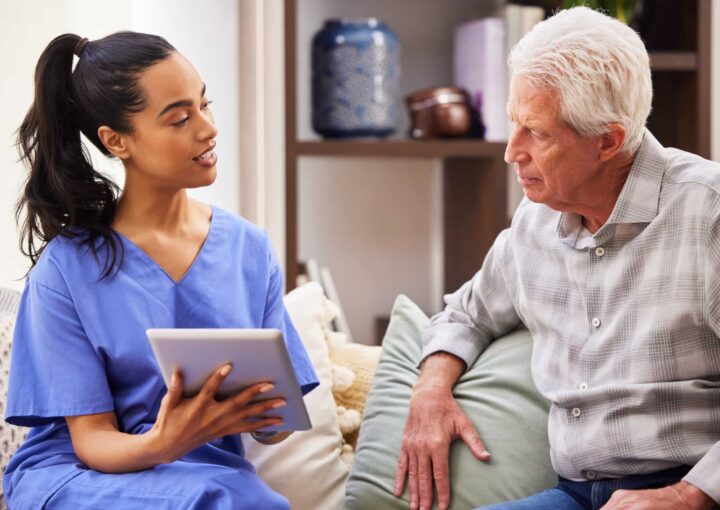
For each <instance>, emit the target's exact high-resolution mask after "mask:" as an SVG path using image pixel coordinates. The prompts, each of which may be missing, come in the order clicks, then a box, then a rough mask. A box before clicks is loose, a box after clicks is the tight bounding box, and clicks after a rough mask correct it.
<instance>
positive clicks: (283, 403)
mask: <svg viewBox="0 0 720 510" xmlns="http://www.w3.org/2000/svg"><path fill="white" fill-rule="evenodd" d="M286 405H287V404H286V403H285V401H284V400H283V401H282V402H275V403H274V404H273V405H272V409H276V408H278V407H285V406H286Z"/></svg>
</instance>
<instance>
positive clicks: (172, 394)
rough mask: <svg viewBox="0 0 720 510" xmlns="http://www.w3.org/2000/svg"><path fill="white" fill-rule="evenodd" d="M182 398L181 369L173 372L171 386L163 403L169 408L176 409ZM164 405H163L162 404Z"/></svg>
mask: <svg viewBox="0 0 720 510" xmlns="http://www.w3.org/2000/svg"><path fill="white" fill-rule="evenodd" d="M181 400H182V374H181V373H180V371H179V370H175V372H173V375H172V377H171V378H170V387H169V388H168V391H167V394H165V397H164V398H163V405H164V406H165V408H166V409H167V410H170V409H174V408H176V407H177V406H178V404H179V403H180V401H181ZM161 407H162V406H161Z"/></svg>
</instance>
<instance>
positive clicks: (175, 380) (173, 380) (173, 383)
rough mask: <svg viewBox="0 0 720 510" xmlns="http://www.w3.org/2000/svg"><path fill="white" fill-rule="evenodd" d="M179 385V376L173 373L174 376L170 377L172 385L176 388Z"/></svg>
mask: <svg viewBox="0 0 720 510" xmlns="http://www.w3.org/2000/svg"><path fill="white" fill-rule="evenodd" d="M177 385H178V376H177V374H173V375H172V377H171V378H170V387H171V388H174V387H175V386H177Z"/></svg>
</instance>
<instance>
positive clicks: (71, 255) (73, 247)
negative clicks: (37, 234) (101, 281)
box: [28, 232, 98, 293]
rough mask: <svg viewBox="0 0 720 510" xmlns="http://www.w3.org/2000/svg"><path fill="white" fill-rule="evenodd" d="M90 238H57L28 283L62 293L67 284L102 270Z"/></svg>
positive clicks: (76, 235)
mask: <svg viewBox="0 0 720 510" xmlns="http://www.w3.org/2000/svg"><path fill="white" fill-rule="evenodd" d="M86 239H87V237H86V236H85V235H83V234H82V233H80V232H65V233H63V234H60V235H57V236H55V237H54V238H53V239H51V240H50V242H48V244H47V245H46V246H45V248H44V249H43V251H42V253H41V254H40V257H39V258H38V260H37V263H36V264H35V266H34V267H33V268H32V270H31V271H30V273H29V274H28V280H29V281H30V282H35V283H39V284H42V285H44V286H46V287H49V288H50V289H52V290H55V291H57V292H60V293H64V292H63V289H67V281H68V280H70V279H73V280H74V279H77V278H78V277H83V278H82V279H85V277H87V276H89V275H90V273H92V272H93V269H94V268H98V264H97V260H96V259H95V257H94V256H93V253H92V250H91V248H90V245H89V244H88V243H87V241H86Z"/></svg>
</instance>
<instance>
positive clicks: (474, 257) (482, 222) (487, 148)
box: [285, 0, 712, 291]
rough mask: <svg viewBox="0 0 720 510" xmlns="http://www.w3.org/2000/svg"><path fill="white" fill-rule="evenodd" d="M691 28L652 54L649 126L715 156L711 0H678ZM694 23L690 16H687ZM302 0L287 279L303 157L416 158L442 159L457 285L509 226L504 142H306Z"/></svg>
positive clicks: (449, 283)
mask: <svg viewBox="0 0 720 510" xmlns="http://www.w3.org/2000/svg"><path fill="white" fill-rule="evenodd" d="M678 5H681V7H680V8H681V9H685V12H683V19H684V20H686V22H685V25H684V26H683V27H681V28H679V30H680V31H681V32H682V33H680V34H679V35H677V34H675V35H674V37H675V38H676V39H677V41H678V42H677V44H676V46H677V49H676V50H675V49H673V50H663V51H656V52H651V55H650V56H651V68H652V70H653V84H654V88H655V98H654V105H653V112H652V115H651V117H650V119H649V123H648V124H649V128H650V130H651V131H652V132H653V133H654V134H655V135H656V136H657V137H658V139H659V140H660V142H661V143H663V144H664V145H666V146H673V147H678V148H681V149H684V150H688V151H691V152H694V153H697V154H699V155H701V156H703V157H709V156H710V20H711V7H712V0H691V1H687V2H685V1H684V2H678ZM687 20H689V21H687ZM296 23H297V0H285V35H286V40H285V57H286V62H285V80H286V84H285V104H286V130H285V136H286V229H287V236H286V241H287V242H286V249H287V266H286V267H287V269H286V271H287V281H288V286H289V287H292V286H293V285H294V282H295V278H296V276H297V274H298V260H297V253H298V249H297V247H298V237H299V235H300V233H299V232H298V217H297V210H298V200H299V198H300V197H298V192H297V184H298V181H297V178H298V176H297V172H298V160H299V158H302V157H306V156H314V157H317V156H320V157H322V156H333V157H348V158H358V157H381V158H384V157H388V158H392V157H417V158H437V159H440V160H442V162H443V197H444V211H443V217H444V226H445V231H444V232H445V233H444V236H445V237H444V255H445V256H444V285H443V288H444V290H445V291H450V290H454V289H456V288H457V287H458V286H459V285H460V284H462V283H463V282H464V281H466V280H467V279H468V278H469V277H470V276H471V275H472V274H473V273H474V272H475V271H476V270H477V269H478V268H479V267H480V265H481V264H482V261H483V259H484V257H485V254H486V253H487V250H488V249H489V248H490V246H491V244H492V242H493V240H494V239H495V237H496V236H497V234H498V233H499V231H500V230H502V229H503V228H505V227H506V226H507V222H508V220H507V214H506V211H507V205H506V201H507V189H506V165H505V163H504V161H503V153H504V149H505V144H503V143H488V142H484V141H478V140H428V141H414V140H387V141H335V140H320V141H305V140H299V139H298V136H297V88H296V78H297V69H296V65H297V62H296V47H295V44H296V35H297V25H296Z"/></svg>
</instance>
